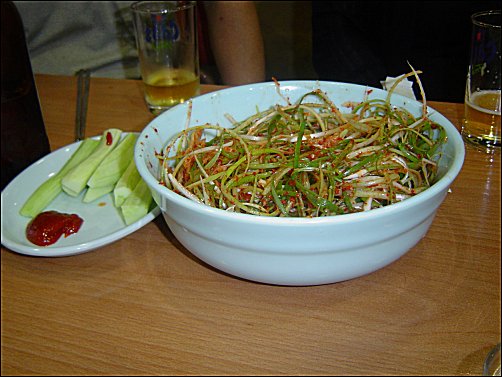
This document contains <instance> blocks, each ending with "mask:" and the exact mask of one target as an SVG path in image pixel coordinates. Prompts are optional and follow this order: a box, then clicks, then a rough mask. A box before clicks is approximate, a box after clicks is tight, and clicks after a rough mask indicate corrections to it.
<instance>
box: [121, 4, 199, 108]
mask: <svg viewBox="0 0 502 377" xmlns="http://www.w3.org/2000/svg"><path fill="white" fill-rule="evenodd" d="M195 6H196V2H195V1H139V2H136V3H134V4H132V5H131V10H132V13H133V22H134V28H135V35H136V45H137V48H138V55H139V63H140V70H141V78H142V80H143V84H144V95H145V101H146V103H147V105H148V108H149V110H150V111H151V112H152V113H153V114H156V115H157V114H160V113H161V112H163V111H164V110H166V109H168V108H170V107H172V106H175V105H177V104H179V103H182V102H185V101H186V100H188V99H190V98H192V97H194V96H196V95H198V94H199V92H200V72H199V53H198V44H197V43H198V42H197V24H196V15H195Z"/></svg>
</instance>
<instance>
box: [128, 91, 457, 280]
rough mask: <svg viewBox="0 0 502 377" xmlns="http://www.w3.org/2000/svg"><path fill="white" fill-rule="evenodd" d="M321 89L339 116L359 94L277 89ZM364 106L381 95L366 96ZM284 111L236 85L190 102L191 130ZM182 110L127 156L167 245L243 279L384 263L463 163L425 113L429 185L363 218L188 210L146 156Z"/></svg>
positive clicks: (429, 216) (399, 250)
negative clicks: (440, 140) (173, 242)
mask: <svg viewBox="0 0 502 377" xmlns="http://www.w3.org/2000/svg"><path fill="white" fill-rule="evenodd" d="M315 88H321V89H322V90H323V91H324V92H326V93H327V94H328V96H329V97H330V98H331V99H332V100H333V101H334V103H335V104H336V105H337V106H340V108H341V109H342V110H344V111H348V109H344V108H343V107H342V106H341V104H342V103H343V102H345V101H347V100H351V101H360V100H362V99H363V97H364V94H365V92H366V91H367V90H368V87H365V86H360V85H354V84H344V83H336V82H322V81H283V82H281V91H282V92H283V93H284V94H285V95H286V96H287V97H289V98H290V99H291V100H292V101H295V100H296V99H297V98H299V97H300V96H301V95H302V94H304V93H306V92H308V91H311V90H313V89H315ZM371 89H372V91H371V94H370V95H369V97H368V98H385V96H386V95H387V92H385V91H383V90H380V89H375V88H371ZM391 102H392V103H393V104H395V105H396V106H400V107H404V108H406V109H408V110H409V111H411V112H412V113H413V114H415V115H419V114H421V106H422V104H421V103H420V102H417V101H415V100H411V99H409V98H407V97H402V96H399V95H393V96H392V101H391ZM277 103H280V104H285V101H284V100H283V99H282V98H281V97H280V96H279V95H278V93H277V91H276V87H275V84H274V83H273V82H266V83H258V84H251V85H244V86H239V87H233V88H228V89H224V90H220V91H217V92H213V93H209V94H205V95H202V96H200V97H196V98H194V99H193V109H192V116H191V122H190V126H191V125H200V124H203V123H205V122H210V123H218V124H220V125H221V126H230V122H229V121H228V120H227V119H226V118H225V117H224V114H225V113H229V114H231V115H232V116H233V117H234V118H235V119H236V120H242V119H244V118H246V117H247V116H249V115H251V114H253V113H255V112H256V110H257V108H258V109H259V110H260V111H262V110H265V109H268V108H269V107H270V106H271V105H274V104H277ZM187 106H188V105H187V103H185V104H181V105H178V106H176V107H174V108H172V109H170V110H168V111H166V112H164V113H163V114H161V115H159V116H158V117H157V118H155V119H154V120H153V121H152V122H151V123H150V124H149V125H148V126H147V127H146V128H145V129H144V130H143V131H142V132H141V134H140V136H139V139H138V143H137V144H136V149H135V161H136V165H137V167H138V170H139V173H140V174H141V176H142V177H143V179H144V180H145V181H146V182H147V184H148V185H149V187H150V189H151V191H152V193H153V197H154V199H155V201H156V202H157V204H158V205H159V207H160V209H161V211H162V214H163V216H164V219H165V221H166V222H167V224H168V226H169V228H170V229H171V231H172V232H173V234H174V235H175V236H176V238H177V239H178V240H179V241H180V242H181V243H182V244H183V245H184V246H185V247H186V248H187V249H188V250H189V251H190V252H191V253H193V254H194V255H195V256H197V257H198V258H200V259H201V260H203V261H204V262H206V263H208V264H209V265H211V266H213V267H215V268H217V269H219V270H221V271H225V272H227V273H229V274H232V275H235V276H239V277H241V278H244V279H249V280H252V281H257V282H262V283H269V284H278V285H294V286H299V285H318V284H327V283H334V282H339V281H343V280H347V279H352V278H356V277H359V276H362V275H365V274H368V273H371V272H373V271H376V270H378V269H380V268H382V267H384V266H387V265H388V264H390V263H392V262H393V261H395V260H396V259H398V258H399V257H401V256H402V255H403V254H405V253H406V252H407V251H408V250H410V249H411V248H412V247H413V246H414V245H416V244H417V243H418V242H419V241H420V239H421V238H422V237H424V235H425V234H426V232H427V230H428V229H429V227H430V226H431V224H432V222H433V220H434V216H435V214H436V211H437V209H438V207H439V206H440V204H441V203H442V202H443V200H444V198H445V196H446V194H447V192H448V189H449V187H450V185H451V183H452V182H453V180H454V179H455V178H456V176H457V175H458V173H459V172H460V169H461V167H462V164H463V161H464V153H465V151H464V143H463V141H462V138H461V136H460V134H459V132H458V131H457V129H456V128H455V127H454V126H453V125H452V124H451V122H450V121H448V120H447V119H446V118H445V117H444V116H443V115H441V114H440V113H438V112H437V111H435V110H433V109H431V108H429V112H430V119H431V120H433V121H436V122H438V123H439V124H441V125H442V126H443V127H444V128H445V129H446V132H447V135H448V141H447V143H446V145H445V148H444V155H443V157H442V159H441V163H440V169H439V180H438V181H437V182H436V183H435V184H434V185H433V186H431V187H430V188H429V189H427V190H425V191H424V192H422V193H420V194H418V195H416V196H414V197H412V198H409V199H407V200H404V201H402V202H399V203H396V204H392V205H390V206H387V207H383V208H379V209H373V210H370V211H367V212H361V213H352V214H345V215H339V216H330V217H320V218H282V217H281V218H270V217H261V216H256V215H248V214H242V213H231V212H226V211H223V210H221V209H216V208H212V207H209V206H206V205H203V204H197V203H195V202H193V201H191V200H189V199H187V198H185V197H183V196H181V195H178V194H176V193H174V192H173V191H171V190H169V189H167V188H166V187H164V186H162V185H160V184H159V182H158V179H157V178H158V170H159V164H158V160H157V159H156V157H155V152H158V151H161V150H162V149H163V147H164V146H165V144H166V142H167V140H168V139H170V138H171V137H172V136H173V135H174V134H176V133H178V132H179V131H181V130H182V129H183V128H184V127H185V125H186V119H187V109H188V107H187Z"/></svg>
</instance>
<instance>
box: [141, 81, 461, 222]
mask: <svg viewBox="0 0 502 377" xmlns="http://www.w3.org/2000/svg"><path fill="white" fill-rule="evenodd" d="M279 84H280V87H281V89H286V90H288V88H287V87H289V86H302V85H306V84H308V85H311V84H314V85H315V86H316V87H320V88H321V89H322V85H335V86H342V87H345V86H347V87H357V88H358V89H363V88H364V90H366V91H368V90H370V91H374V90H376V91H379V92H386V91H385V90H383V89H380V88H374V87H370V86H367V85H359V84H353V83H343V82H337V81H323V80H284V81H279ZM265 86H274V87H275V86H276V83H275V82H273V81H267V82H259V83H253V84H245V85H238V86H232V87H228V88H223V89H220V90H216V91H213V92H209V93H205V94H203V95H200V96H198V97H194V98H193V99H192V100H190V101H191V102H192V104H193V105H196V104H197V103H198V102H200V101H204V100H208V99H210V98H211V97H214V96H215V95H218V94H227V95H228V94H231V93H232V92H234V91H242V90H246V89H255V88H258V87H265ZM286 97H287V95H286ZM392 97H393V98H397V99H398V100H400V99H402V100H404V101H406V102H409V103H416V104H420V106H422V103H421V102H420V101H418V100H415V99H412V98H409V97H405V96H402V95H400V94H395V93H394V94H392ZM188 102H189V101H187V102H185V103H181V104H179V105H176V106H174V107H172V108H171V109H168V110H166V111H165V112H163V113H161V114H159V115H158V116H156V117H155V118H154V119H153V120H151V121H150V122H149V123H148V124H147V125H146V126H145V128H144V129H143V130H142V131H141V133H140V136H139V137H138V142H137V143H136V146H135V150H134V159H135V162H136V166H137V168H138V172H139V173H140V175H141V177H142V178H143V179H144V180H145V182H146V183H147V184H148V186H149V187H150V188H151V189H153V190H154V191H156V192H157V193H158V194H159V195H160V196H163V197H166V198H167V199H169V200H172V201H173V202H175V203H176V204H178V205H180V206H182V207H185V208H187V209H189V210H191V211H194V212H198V213H203V214H204V215H206V216H210V217H213V218H227V219H229V220H231V221H234V222H235V221H237V222H244V223H263V224H276V225H277V224H278V223H280V224H284V225H306V224H312V225H319V224H325V223H330V224H331V223H346V222H358V221H365V220H369V219H371V218H373V217H383V216H386V215H391V214H393V213H395V212H400V211H402V210H405V209H407V208H409V207H416V206H418V205H420V203H422V202H425V201H427V200H428V199H430V198H432V197H434V196H436V195H439V194H440V193H442V192H444V191H446V190H447V189H448V188H449V186H450V185H451V184H452V183H453V181H454V180H455V179H456V177H457V176H458V174H459V173H460V171H461V169H462V166H463V163H464V159H465V144H464V141H463V139H462V136H461V134H460V132H459V131H458V129H457V128H456V127H455V126H454V125H453V123H452V122H451V121H450V120H449V119H448V118H446V117H445V116H444V115H443V114H441V113H440V112H439V111H437V110H435V109H434V108H432V107H430V106H428V105H427V112H428V114H429V116H434V117H437V118H439V119H438V120H436V121H441V125H442V126H443V127H444V128H445V130H446V133H447V137H448V142H451V143H452V144H453V154H454V157H453V159H452V164H451V166H450V167H449V168H448V169H447V170H446V171H445V173H444V175H443V176H442V177H441V178H440V179H439V180H438V181H436V182H435V183H434V184H433V185H432V186H431V187H429V188H428V189H427V190H424V191H423V192H421V193H419V194H417V195H415V196H413V197H411V198H408V199H406V200H403V201H401V202H398V203H393V204H391V205H388V206H385V207H381V208H374V209H372V210H369V211H363V212H356V213H348V214H343V215H336V216H335V215H333V216H322V217H313V218H310V217H277V216H273V217H272V216H258V215H253V214H247V213H236V212H230V211H225V210H223V209H219V208H214V207H211V206H208V205H205V204H200V203H196V202H194V201H192V200H190V199H188V198H186V197H184V196H183V195H180V194H177V193H175V192H173V191H172V190H170V189H168V188H167V187H165V186H163V185H162V184H160V183H159V181H158V179H157V178H155V177H154V176H153V175H152V174H151V173H150V171H149V169H148V168H147V165H146V163H145V160H144V158H143V150H142V148H143V145H142V144H141V143H140V140H143V139H145V134H146V133H147V132H148V131H149V129H150V128H155V127H156V126H155V124H156V123H158V122H159V121H161V120H162V118H165V117H168V116H169V114H170V112H171V111H172V110H174V109H178V108H179V107H186V106H187V105H188ZM200 123H201V124H202V123H203V121H201V122H200Z"/></svg>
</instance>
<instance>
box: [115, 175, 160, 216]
mask: <svg viewBox="0 0 502 377" xmlns="http://www.w3.org/2000/svg"><path fill="white" fill-rule="evenodd" d="M152 201H153V197H152V193H151V192H150V189H149V188H148V186H147V184H146V182H145V181H143V179H140V180H139V182H138V184H137V185H136V187H135V188H134V190H133V192H132V193H131V194H130V195H129V196H128V197H127V199H126V201H125V202H124V204H122V207H120V209H121V211H122V216H123V217H124V221H125V223H126V225H131V224H132V223H134V222H136V221H138V220H139V219H141V218H142V217H144V216H146V215H147V213H148V210H149V208H150V205H151V204H152Z"/></svg>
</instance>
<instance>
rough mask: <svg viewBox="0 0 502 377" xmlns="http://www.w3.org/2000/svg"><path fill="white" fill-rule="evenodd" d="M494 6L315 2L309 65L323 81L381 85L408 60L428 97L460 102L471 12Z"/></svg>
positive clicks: (402, 69) (496, 3)
mask: <svg viewBox="0 0 502 377" xmlns="http://www.w3.org/2000/svg"><path fill="white" fill-rule="evenodd" d="M493 9H500V2H499V1H367V0H366V1H326V0H324V1H313V2H312V38H313V42H312V43H313V64H314V67H315V69H316V72H317V74H318V76H319V79H321V80H331V81H341V82H353V83H357V84H363V85H368V86H373V87H378V88H381V84H380V81H381V80H385V78H386V77H387V76H393V77H396V76H398V75H400V74H403V73H408V72H410V71H411V69H410V67H409V65H408V62H409V63H410V64H411V65H412V66H413V68H414V69H415V70H420V71H422V72H423V73H422V74H420V80H421V82H422V85H423V86H424V90H425V94H426V98H427V99H428V100H439V101H449V102H463V100H464V91H465V80H466V75H467V69H468V64H469V48H470V40H471V30H472V26H471V21H470V16H471V15H472V14H473V13H475V12H478V11H482V10H493ZM414 89H415V92H416V94H417V98H420V95H419V92H418V85H416V84H414Z"/></svg>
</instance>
